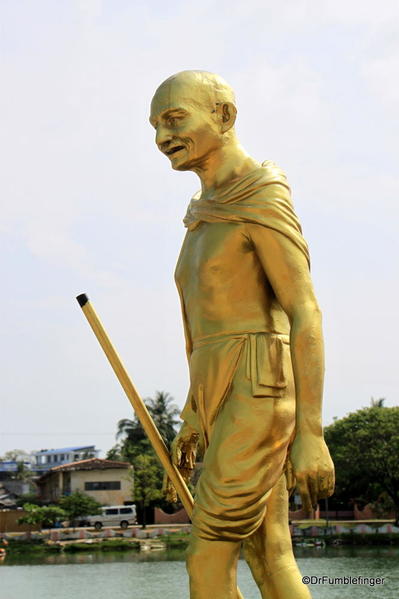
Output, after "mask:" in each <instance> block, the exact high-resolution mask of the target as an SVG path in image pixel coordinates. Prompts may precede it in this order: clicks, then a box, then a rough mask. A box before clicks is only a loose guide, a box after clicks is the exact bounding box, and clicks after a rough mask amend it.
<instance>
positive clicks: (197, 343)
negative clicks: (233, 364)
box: [192, 330, 290, 350]
mask: <svg viewBox="0 0 399 599" xmlns="http://www.w3.org/2000/svg"><path fill="white" fill-rule="evenodd" d="M259 334H262V335H273V336H275V337H279V338H280V339H281V341H282V342H283V343H289V342H290V336H289V335H288V334H286V333H277V332H275V331H259V330H256V331H228V332H223V333H212V334H210V335H204V336H203V337H196V338H195V339H193V341H192V344H193V350H195V349H196V348H198V347H203V346H204V345H208V344H210V343H218V342H219V341H223V339H226V338H233V339H240V338H244V337H248V335H259Z"/></svg>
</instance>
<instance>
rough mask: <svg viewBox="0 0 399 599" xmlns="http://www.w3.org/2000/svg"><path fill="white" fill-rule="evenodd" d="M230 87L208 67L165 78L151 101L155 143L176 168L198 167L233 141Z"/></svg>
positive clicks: (233, 100) (234, 110)
mask: <svg viewBox="0 0 399 599" xmlns="http://www.w3.org/2000/svg"><path fill="white" fill-rule="evenodd" d="M236 114H237V109H236V104H235V96H234V92H233V90H232V88H231V87H230V86H229V85H228V83H226V81H224V79H222V77H220V76H219V75H215V74H214V73H208V72H207V71H182V72H180V73H177V74H175V75H172V76H171V77H169V78H168V79H166V80H165V81H164V82H163V83H161V85H160V86H159V87H158V89H157V90H156V92H155V94H154V97H153V99H152V102H151V115H150V122H151V124H152V125H153V127H154V128H155V130H156V139H155V141H156V144H157V146H158V148H159V150H160V151H161V152H163V153H164V154H165V155H166V156H167V157H168V158H169V159H170V161H171V166H172V168H174V169H175V170H182V171H183V170H194V171H195V170H197V169H201V168H202V167H203V166H204V165H206V163H207V162H209V160H211V159H212V157H215V155H216V154H218V153H220V151H222V150H223V148H225V147H226V146H227V145H229V144H234V143H235V141H236V136H235V131H234V123H235V119H236Z"/></svg>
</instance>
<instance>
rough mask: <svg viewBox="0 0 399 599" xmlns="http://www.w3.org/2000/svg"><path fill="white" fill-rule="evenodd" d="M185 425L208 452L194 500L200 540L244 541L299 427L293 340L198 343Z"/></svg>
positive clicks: (225, 338)
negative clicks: (195, 432) (198, 435)
mask: <svg viewBox="0 0 399 599" xmlns="http://www.w3.org/2000/svg"><path fill="white" fill-rule="evenodd" d="M190 379H191V386H190V393H189V398H188V401H187V404H186V407H185V409H184V410H183V413H182V418H183V419H184V420H186V421H187V422H188V423H189V424H190V425H191V426H193V427H194V428H196V429H197V430H199V431H200V433H201V435H202V437H203V442H204V446H205V448H206V451H205V456H204V463H203V470H202V473H201V476H200V478H199V481H198V483H197V487H196V492H195V506H194V512H193V517H192V523H193V533H194V535H196V536H198V537H200V538H203V539H209V540H226V541H241V540H243V539H245V538H247V537H249V536H251V535H252V534H253V533H254V532H255V531H256V530H257V528H258V527H259V526H260V525H261V523H262V521H263V519H264V516H265V509H266V506H267V501H268V498H269V496H270V492H271V489H272V488H273V486H274V485H275V484H276V483H277V481H278V479H279V478H280V476H281V474H282V472H283V469H284V465H285V461H286V456H287V448H288V446H289V443H290V440H291V439H292V435H293V430H294V425H295V388H294V382H293V375H292V367H291V359H290V350H289V344H288V336H287V335H280V334H273V333H269V332H239V333H228V334H224V335H211V336H207V337H205V338H201V339H197V340H195V341H194V343H193V351H192V354H191V357H190Z"/></svg>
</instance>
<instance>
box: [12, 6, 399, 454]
mask: <svg viewBox="0 0 399 599" xmlns="http://www.w3.org/2000/svg"><path fill="white" fill-rule="evenodd" d="M398 26H399V7H398V3H397V0H393V1H389V0H384V2H382V3H380V4H379V5H376V4H375V2H371V1H369V0H364V1H362V2H359V1H357V0H345V1H342V0H331V1H330V0H312V1H304V0H284V1H283V2H281V3H276V2H271V1H270V0H246V1H245V2H244V1H240V2H236V1H230V2H226V1H225V0H221V1H219V2H217V3H215V2H214V0H201V2H195V3H194V2H187V0H186V1H185V2H183V1H181V2H180V1H173V0H172V2H168V3H165V2H163V1H153V2H151V1H146V2H144V1H141V2H135V1H134V0H131V1H127V0H104V1H101V0H92V1H88V0H87V1H83V0H82V1H77V0H76V1H73V0H68V1H67V0H57V2H54V1H53V0H48V1H45V0H32V1H31V2H25V1H23V0H19V1H18V2H15V1H14V0H1V1H0V28H1V29H0V48H1V84H2V92H1V95H0V119H1V136H0V152H1V156H0V160H1V167H2V175H1V177H0V202H1V217H2V218H1V225H0V227H1V241H0V243H1V257H2V259H1V281H2V284H3V292H2V295H1V300H0V301H1V314H2V323H3V326H2V336H1V339H2V343H1V366H2V375H1V414H0V429H1V437H0V455H1V454H2V453H4V451H6V450H8V449H13V448H16V447H18V448H24V449H27V450H30V449H40V448H50V447H63V446H68V445H78V444H89V443H95V444H96V445H97V447H99V448H100V449H102V450H103V451H106V450H107V449H108V448H110V447H111V446H112V445H113V443H114V436H115V431H116V423H117V421H118V420H119V419H120V418H126V417H130V416H131V409H130V405H129V403H128V400H127V399H126V397H125V396H124V394H123V392H122V390H121V388H120V386H119V383H118V382H117V380H116V378H115V376H114V374H113V373H112V371H111V369H110V367H109V366H108V364H107V362H106V360H105V358H104V356H103V354H102V352H101V350H100V348H99V346H98V343H97V341H96V340H95V338H94V336H93V334H92V332H91V331H90V329H89V327H88V324H87V323H86V321H85V319H84V317H83V315H82V313H81V311H80V309H79V307H78V305H77V303H76V301H75V299H74V298H75V296H76V295H77V294H78V293H81V292H87V293H88V294H89V296H90V297H91V299H92V301H93V304H94V306H95V308H96V309H97V311H98V313H99V314H100V317H101V318H102V320H103V322H104V324H105V326H106V328H107V330H108V332H109V334H110V335H111V337H112V340H113V342H114V344H115V345H116V347H117V349H118V350H119V352H120V354H121V356H122V358H123V360H124V362H125V363H126V365H127V366H128V369H129V372H130V374H131V376H132V378H133V380H134V381H135V384H136V386H137V388H138V389H139V391H140V392H141V394H142V395H143V396H150V395H153V394H154V392H155V391H156V390H164V391H168V392H169V393H170V394H171V395H173V396H174V398H175V400H176V403H177V404H178V405H180V406H182V405H183V403H184V401H185V394H186V391H187V380H188V379H187V367H186V361H185V353H184V344H183V333H182V326H181V321H180V312H179V303H178V296H177V292H176V290H175V287H174V282H173V271H174V267H175V263H176V258H177V254H178V252H179V248H180V245H181V241H182V238H183V236H184V233H185V230H184V227H183V225H182V218H183V216H184V213H185V209H186V206H187V203H188V201H189V198H190V197H191V195H192V194H193V193H194V192H195V191H196V190H197V189H198V180H197V178H196V176H195V175H194V174H192V173H177V172H175V171H173V170H171V168H170V166H169V161H168V159H166V158H165V157H164V156H163V155H161V154H160V153H159V152H158V150H157V149H156V147H155V144H154V131H153V129H152V128H151V127H150V125H149V123H148V112H149V103H150V100H151V97H152V95H153V92H154V90H155V88H156V87H157V85H158V84H159V83H160V82H161V81H163V80H164V79H165V78H166V77H168V76H169V75H171V74H172V73H174V72H177V71H180V70H183V69H191V68H194V69H205V70H209V71H214V72H217V73H219V74H221V75H222V76H223V77H224V78H225V79H227V81H229V82H230V84H231V85H232V86H233V87H234V89H235V90H236V95H237V99H238V108H239V114H238V125H237V129H238V133H239V135H240V138H241V140H242V143H243V145H244V147H245V148H246V149H247V150H248V152H249V153H250V154H251V155H252V156H254V157H255V158H256V159H258V160H265V159H271V160H274V161H275V162H277V163H278V164H279V165H280V166H282V167H283V168H284V169H285V171H286V173H287V176H288V179H289V181H290V183H291V186H292V188H293V192H294V202H295V206H296V211H297V213H298V215H299V217H300V219H301V222H302V225H303V230H304V234H305V237H306V239H307V240H308V242H309V245H310V250H311V256H312V272H313V279H314V284H315V288H316V291H317V295H318V298H319V301H320V304H321V307H322V309H323V313H324V331H325V340H326V366H327V371H326V388H325V400H324V422H325V423H326V424H328V423H330V422H331V421H332V418H333V417H334V416H338V417H341V416H343V415H345V414H346V413H348V412H350V411H354V410H356V409H358V408H360V407H363V406H367V405H369V402H370V397H371V396H374V397H386V398H387V401H386V405H388V406H392V405H397V404H398V382H399V366H398V363H397V360H398V349H397V342H398V339H399V331H398V304H399V298H398V272H399V270H398V250H399V248H398V245H399V244H398V206H397V204H398V200H399V171H398V137H399V121H398V104H399V78H398V73H399V35H398Z"/></svg>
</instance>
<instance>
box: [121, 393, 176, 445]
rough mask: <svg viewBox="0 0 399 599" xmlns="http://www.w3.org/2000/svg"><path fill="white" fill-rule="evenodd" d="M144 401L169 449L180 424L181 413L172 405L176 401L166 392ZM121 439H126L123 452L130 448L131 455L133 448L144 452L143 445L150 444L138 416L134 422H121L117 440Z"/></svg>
mask: <svg viewBox="0 0 399 599" xmlns="http://www.w3.org/2000/svg"><path fill="white" fill-rule="evenodd" d="M144 401H145V404H146V406H147V408H148V411H149V413H150V414H151V416H152V419H153V420H154V423H155V426H156V427H157V429H158V430H159V433H160V435H161V437H162V438H163V440H164V441H165V443H166V445H167V446H168V447H169V446H170V444H171V442H172V441H173V439H174V437H175V435H176V428H175V426H176V425H177V424H178V422H179V421H178V419H177V416H178V415H179V413H180V410H179V409H178V407H177V406H176V405H175V404H174V403H172V402H173V401H174V400H173V397H171V396H170V395H169V393H166V392H165V391H157V392H156V394H155V397H154V398H152V397H147V398H146V399H145V400H144ZM121 437H124V439H123V442H122V452H123V450H125V453H126V450H128V448H130V451H129V453H131V450H132V448H133V447H134V448H136V447H140V448H141V450H142V449H143V445H146V444H147V443H148V440H147V436H146V434H145V432H144V430H143V427H142V426H141V424H140V421H139V420H138V418H137V416H135V417H134V418H133V420H130V419H128V418H123V419H122V420H119V422H118V431H117V433H116V438H117V439H121Z"/></svg>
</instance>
